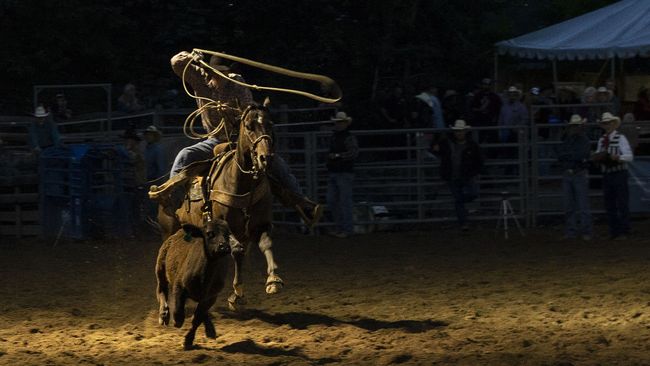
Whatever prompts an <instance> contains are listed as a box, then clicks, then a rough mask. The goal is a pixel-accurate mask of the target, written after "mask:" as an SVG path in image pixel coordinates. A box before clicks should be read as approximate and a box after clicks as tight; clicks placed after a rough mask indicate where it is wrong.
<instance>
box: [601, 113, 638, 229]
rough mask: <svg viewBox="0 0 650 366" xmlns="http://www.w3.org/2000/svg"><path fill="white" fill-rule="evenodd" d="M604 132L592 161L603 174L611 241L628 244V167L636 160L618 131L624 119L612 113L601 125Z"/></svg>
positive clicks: (624, 138) (605, 114)
mask: <svg viewBox="0 0 650 366" xmlns="http://www.w3.org/2000/svg"><path fill="white" fill-rule="evenodd" d="M598 123H599V125H600V127H601V128H602V129H603V130H605V133H604V134H603V136H602V137H601V138H600V139H599V140H598V148H597V149H596V153H595V154H594V155H593V156H592V160H593V161H595V162H596V163H598V164H600V169H601V171H602V173H603V199H604V200H605V209H606V211H607V224H608V226H609V237H610V239H616V240H625V239H627V235H628V234H629V232H630V222H629V216H630V211H629V192H628V186H627V180H628V172H627V164H628V163H630V162H631V161H632V160H634V155H633V153H632V149H631V148H630V143H629V142H628V140H627V138H626V137H625V135H623V134H621V133H620V132H618V131H617V128H618V127H619V126H620V125H621V119H620V118H619V117H616V116H614V115H613V114H611V113H609V112H605V113H603V115H602V117H601V118H600V120H599V121H598Z"/></svg>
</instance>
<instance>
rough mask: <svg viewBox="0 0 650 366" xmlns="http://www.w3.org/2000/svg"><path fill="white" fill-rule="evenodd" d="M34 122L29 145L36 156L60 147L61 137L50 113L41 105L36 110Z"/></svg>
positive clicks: (30, 129)
mask: <svg viewBox="0 0 650 366" xmlns="http://www.w3.org/2000/svg"><path fill="white" fill-rule="evenodd" d="M33 116H34V117H35V119H34V122H32V124H31V125H30V126H29V143H30V146H31V148H32V151H33V152H34V153H35V154H38V153H40V152H41V151H42V150H43V149H46V148H48V147H53V146H56V147H60V146H62V143H61V136H60V135H59V130H58V128H57V127H56V124H55V123H54V121H53V120H52V118H51V115H50V113H49V112H48V111H47V110H46V109H45V107H43V106H42V105H39V106H38V107H36V109H35V110H34V114H33Z"/></svg>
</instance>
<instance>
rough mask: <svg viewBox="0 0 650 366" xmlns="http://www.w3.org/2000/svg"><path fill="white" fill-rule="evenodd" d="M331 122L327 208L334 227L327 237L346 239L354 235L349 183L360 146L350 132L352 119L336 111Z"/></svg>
mask: <svg viewBox="0 0 650 366" xmlns="http://www.w3.org/2000/svg"><path fill="white" fill-rule="evenodd" d="M331 121H332V122H333V123H334V129H333V134H332V137H331V139H330V150H329V154H328V155H327V172H328V178H327V205H328V207H329V208H330V211H331V213H332V216H333V217H334V222H335V224H336V228H335V229H334V230H332V231H331V232H330V234H332V235H333V236H336V237H339V238H347V237H348V236H350V235H352V234H353V223H352V209H353V205H354V201H353V200H352V182H353V181H354V160H355V159H356V158H357V156H358V155H359V144H358V142H357V139H356V137H354V135H352V134H351V133H350V130H349V127H350V124H351V123H352V118H351V117H348V116H347V115H346V114H345V112H338V113H337V114H336V116H335V117H332V119H331Z"/></svg>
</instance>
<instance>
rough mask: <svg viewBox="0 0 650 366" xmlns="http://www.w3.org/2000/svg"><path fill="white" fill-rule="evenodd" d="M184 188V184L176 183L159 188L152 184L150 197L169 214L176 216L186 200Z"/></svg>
mask: <svg viewBox="0 0 650 366" xmlns="http://www.w3.org/2000/svg"><path fill="white" fill-rule="evenodd" d="M184 188H185V186H184V185H180V186H178V185H176V186H171V187H167V188H166V189H164V190H159V188H158V187H157V186H151V188H150V190H149V198H150V199H151V200H152V201H154V202H157V203H158V204H159V205H160V207H162V210H163V212H164V213H165V214H166V215H167V216H169V217H176V211H177V210H178V209H179V208H181V206H182V205H183V201H184V200H185V189H184Z"/></svg>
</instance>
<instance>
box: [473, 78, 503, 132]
mask: <svg viewBox="0 0 650 366" xmlns="http://www.w3.org/2000/svg"><path fill="white" fill-rule="evenodd" d="M501 105H502V101H501V98H500V97H499V96H498V95H497V94H496V93H495V92H493V91H492V80H491V79H488V78H485V79H483V80H481V84H480V85H479V90H478V91H477V92H476V94H474V96H473V97H472V99H471V101H470V105H469V108H470V109H469V112H470V116H471V123H472V125H474V126H475V127H489V126H496V123H497V119H498V118H499V113H500V112H501ZM496 139H497V135H496V134H495V133H493V132H492V131H488V132H486V133H484V134H483V135H482V137H481V141H495V140H496Z"/></svg>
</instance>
